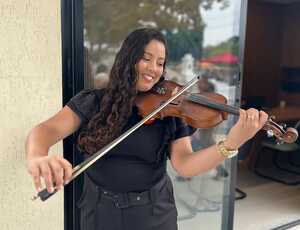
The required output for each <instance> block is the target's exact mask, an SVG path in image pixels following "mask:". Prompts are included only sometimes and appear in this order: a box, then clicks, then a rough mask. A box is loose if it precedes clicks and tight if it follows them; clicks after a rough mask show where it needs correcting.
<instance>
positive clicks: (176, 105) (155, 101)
mask: <svg viewBox="0 0 300 230" xmlns="http://www.w3.org/2000/svg"><path fill="white" fill-rule="evenodd" d="M158 87H160V88H158V89H154V90H152V91H150V92H146V93H141V94H139V96H138V97H137V99H136V105H137V107H138V108H139V114H140V115H141V116H142V117H145V116H147V115H148V114H150V113H151V112H152V111H153V110H154V109H155V108H157V107H159V106H160V105H161V104H162V103H164V102H165V101H166V100H167V99H169V98H170V97H171V96H172V95H173V94H175V93H176V92H177V91H178V90H179V89H181V88H182V86H181V85H179V84H177V83H175V82H172V81H167V80H166V81H163V82H162V83H161V85H159V86H158ZM161 87H163V89H164V90H162V88H161ZM162 92H163V93H162ZM195 95H198V94H194V96H195ZM199 95H200V94H199ZM201 95H203V96H205V97H207V98H210V99H211V100H213V101H215V102H217V103H222V104H226V103H227V99H226V98H225V97H224V96H222V95H220V94H216V93H204V94H201ZM168 116H172V117H180V118H181V119H183V120H184V121H185V122H186V123H187V124H189V125H190V126H193V127H194V128H212V127H215V126H216V125H218V124H220V123H221V122H222V121H223V120H225V119H227V116H228V113H226V112H224V111H218V110H216V109H212V108H209V107H206V106H199V104H197V103H195V102H193V101H191V100H188V98H187V96H186V95H181V96H179V97H177V98H176V99H175V100H174V101H173V102H171V103H170V104H169V105H168V106H167V107H165V108H164V109H162V110H161V111H160V112H159V113H158V114H157V115H156V116H155V117H154V119H162V118H164V117H168Z"/></svg>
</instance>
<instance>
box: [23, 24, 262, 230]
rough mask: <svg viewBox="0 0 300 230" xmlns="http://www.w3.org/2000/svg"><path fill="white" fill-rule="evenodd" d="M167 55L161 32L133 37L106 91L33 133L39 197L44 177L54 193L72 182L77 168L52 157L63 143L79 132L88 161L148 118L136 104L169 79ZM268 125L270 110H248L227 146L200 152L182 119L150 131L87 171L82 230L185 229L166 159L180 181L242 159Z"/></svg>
mask: <svg viewBox="0 0 300 230" xmlns="http://www.w3.org/2000/svg"><path fill="white" fill-rule="evenodd" d="M167 53H168V52H167V46H166V42H165V39H164V37H163V35H162V34H161V33H160V32H159V31H157V30H155V29H147V28H143V29H137V30H135V31H133V32H132V33H130V34H129V35H128V37H127V38H126V39H125V40H124V42H123V44H122V46H121V48H120V50H119V52H118V53H117V55H116V58H115V61H114V64H113V66H112V69H111V72H110V78H109V82H108V85H107V87H106V88H105V89H91V90H83V91H81V92H80V93H79V94H78V95H76V96H75V97H73V98H72V99H71V100H70V101H69V103H68V104H67V105H66V106H65V107H64V108H62V110H60V111H59V112H58V113H57V114H55V115H54V116H53V117H51V118H50V119H48V120H46V121H44V122H42V123H40V124H39V125H37V126H36V127H34V128H33V129H32V130H31V131H30V133H29V135H28V138H27V142H26V153H27V168H28V172H29V174H30V175H31V176H32V178H33V181H34V185H35V188H36V189H37V191H40V190H41V187H42V182H41V179H40V178H43V180H44V182H45V185H46V187H47V190H48V192H53V191H54V189H60V188H62V186H63V185H64V184H67V183H68V182H69V181H70V178H71V175H72V165H71V164H70V163H69V162H68V161H67V160H66V159H64V158H63V157H62V156H60V155H48V150H49V148H50V147H51V146H52V145H54V144H55V143H56V142H58V141H60V140H62V139H63V138H65V137H67V136H69V135H70V134H72V133H74V132H75V131H79V133H80V134H79V136H78V147H79V150H80V151H81V152H82V154H84V156H86V157H88V156H90V155H91V154H93V153H95V152H96V151H97V150H99V149H101V148H102V147H103V146H105V145H107V144H108V143H110V142H111V141H112V140H114V139H115V138H117V137H118V136H119V135H120V134H121V133H123V132H124V131H126V130H128V129H129V128H130V127H132V126H133V125H134V124H135V123H137V122H138V121H140V120H141V117H140V115H139V113H138V109H137V107H136V105H135V103H134V102H135V98H136V97H137V96H138V95H139V93H141V92H146V91H149V90H151V89H152V87H153V86H154V85H156V84H157V83H158V82H159V81H161V80H162V79H163V75H164V71H165V67H166V62H167ZM199 116H201V114H199ZM267 119H268V115H267V114H266V113H265V112H263V111H257V110H256V109H249V110H247V111H245V110H242V109H241V110H240V115H239V119H238V121H237V122H236V124H235V125H234V126H233V127H232V128H231V130H230V131H229V133H228V135H227V137H226V139H225V140H224V141H222V142H220V143H218V144H216V145H212V146H210V147H208V148H206V149H203V150H201V151H196V152H193V150H192V147H191V143H190V135H191V134H192V133H193V132H194V131H195V129H194V128H192V127H190V126H189V125H187V124H186V123H185V122H183V121H182V120H181V119H180V118H175V117H166V118H164V119H157V120H155V121H154V122H153V123H151V124H149V125H143V126H142V127H140V128H139V129H137V130H136V132H134V133H133V134H131V135H130V136H128V137H127V138H126V139H125V140H124V141H122V142H121V143H120V144H119V145H117V146H116V147H114V148H113V149H112V150H110V151H109V152H108V154H106V155H105V156H104V157H103V158H101V159H100V160H98V161H97V162H96V163H95V164H94V165H93V166H91V167H90V168H88V169H87V170H86V172H85V177H84V178H85V180H84V188H83V194H82V197H81V199H80V200H79V202H78V203H77V205H78V207H79V208H80V224H81V229H88V230H96V229H97V230H98V229H105V230H113V229H114V230H117V229H118V230H133V229H139V230H140V229H143V230H150V229H156V230H174V229H177V210H176V206H175V202H174V197H173V188H172V183H171V181H170V178H169V177H168V175H167V172H166V161H167V160H168V159H169V160H170V161H171V164H172V166H173V168H174V169H175V170H176V172H177V173H178V174H179V175H180V176H183V177H193V176H196V175H198V174H201V173H203V172H205V171H207V170H209V169H212V168H214V167H216V166H217V165H218V164H220V163H221V162H222V161H224V160H225V159H226V158H227V157H230V155H232V154H234V153H236V152H237V151H236V150H238V148H239V147H240V146H241V145H243V144H244V143H245V142H246V141H247V140H249V139H250V138H252V137H253V136H254V135H255V134H256V133H257V132H258V131H259V130H260V129H261V128H262V127H263V126H264V124H265V123H266V121H267ZM54 186H55V187H54Z"/></svg>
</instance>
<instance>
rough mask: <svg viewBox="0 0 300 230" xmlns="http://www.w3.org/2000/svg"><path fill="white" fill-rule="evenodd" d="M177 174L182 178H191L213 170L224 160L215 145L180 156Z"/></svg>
mask: <svg viewBox="0 0 300 230" xmlns="http://www.w3.org/2000/svg"><path fill="white" fill-rule="evenodd" d="M182 157H183V158H182V159H181V160H180V161H181V166H180V168H178V170H177V171H178V173H179V174H180V175H181V176H183V177H193V176H197V175H199V174H201V173H204V172H206V171H208V170H210V169H212V168H215V167H216V166H217V165H219V164H220V163H221V162H222V161H224V160H225V159H226V158H225V157H224V156H222V155H221V154H220V153H219V152H218V149H217V146H216V145H212V146H210V147H208V148H205V149H202V150H199V151H196V152H193V153H190V154H186V155H184V156H182Z"/></svg>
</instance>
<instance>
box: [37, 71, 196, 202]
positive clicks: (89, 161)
mask: <svg viewBox="0 0 300 230" xmlns="http://www.w3.org/2000/svg"><path fill="white" fill-rule="evenodd" d="M199 79H200V76H197V77H195V78H193V79H192V80H191V81H189V82H188V83H187V84H186V85H185V86H184V87H183V88H181V89H180V90H179V91H177V92H176V93H174V94H173V95H172V96H171V97H170V98H169V99H168V100H167V101H166V102H164V103H163V104H162V105H160V106H159V107H158V108H157V109H155V110H154V111H153V112H151V113H150V114H149V115H147V116H146V117H144V118H143V119H142V120H141V121H140V122H138V123H137V124H135V125H134V126H133V127H131V128H130V129H129V130H127V131H126V132H125V133H123V134H121V135H120V136H119V137H118V138H116V139H115V140H113V141H112V142H110V143H109V144H108V145H106V146H104V147H103V148H101V149H100V150H98V151H97V152H96V153H94V154H93V155H92V156H90V157H89V158H87V159H86V160H85V161H83V162H82V163H80V164H79V165H77V166H75V167H74V168H73V172H72V177H71V179H70V181H72V180H74V179H75V178H76V177H77V176H79V175H80V174H81V173H82V172H84V171H85V170H86V169H88V168H89V167H90V166H92V165H93V164H94V163H95V162H96V161H97V160H99V159H100V158H101V157H103V156H104V155H105V154H106V153H107V152H108V151H110V150H111V149H112V148H114V147H115V146H116V145H117V144H119V143H120V142H121V141H123V140H124V139H125V138H127V137H128V136H129V135H130V134H131V133H133V132H134V131H135V130H137V129H138V128H139V127H141V126H142V125H143V124H144V123H146V122H147V121H148V120H149V119H151V118H152V117H153V116H154V115H156V114H157V113H158V112H160V111H161V110H162V109H163V108H165V107H166V106H167V105H168V104H170V103H171V102H172V101H173V100H175V99H176V98H177V97H179V96H180V95H181V94H183V93H184V92H185V91H187V90H188V89H189V88H190V87H192V86H193V85H194V84H195V83H196V82H197V81H198V80H199ZM57 191H58V190H57V189H56V188H55V189H54V192H52V193H49V192H48V191H47V189H46V188H45V189H43V190H42V191H40V192H39V193H38V194H37V195H35V196H34V197H32V198H31V200H32V201H34V200H36V199H38V198H40V200H41V201H45V200H47V199H48V198H49V197H51V196H52V195H54V194H55V193H56V192H57Z"/></svg>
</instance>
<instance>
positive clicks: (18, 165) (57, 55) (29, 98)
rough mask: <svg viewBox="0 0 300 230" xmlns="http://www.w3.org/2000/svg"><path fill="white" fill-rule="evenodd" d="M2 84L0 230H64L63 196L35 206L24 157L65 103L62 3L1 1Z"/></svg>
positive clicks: (50, 0) (49, 0)
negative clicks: (35, 131) (33, 134)
mask: <svg viewBox="0 0 300 230" xmlns="http://www.w3.org/2000/svg"><path fill="white" fill-rule="evenodd" d="M0 86H1V87H0V143H1V144H0V229H5V230H19V229H20V230H27V229H28V230H29V229H30V230H31V229H34V230H39V229H41V230H47V229H49V230H54V229H55V230H60V229H63V193H62V192H59V193H57V194H56V195H55V196H53V197H51V199H49V200H48V201H46V202H44V203H43V202H41V201H39V200H38V201H35V202H32V201H31V200H30V198H31V197H32V196H33V195H34V194H35V191H34V189H33V183H32V181H31V178H30V177H29V175H28V174H27V172H26V168H25V157H24V156H25V155H24V141H25V138H26V135H27V133H28V131H29V130H30V129H31V128H32V127H33V126H34V125H35V124H37V123H38V122H40V121H42V120H44V119H46V118H47V117H49V116H51V115H52V114H54V113H55V112H56V111H57V110H58V109H59V108H61V105H62V102H61V101H62V73H61V15H60V1H59V0H41V1H36V0H22V1H21V0H5V1H2V0H1V1H0ZM51 152H62V144H61V143H60V144H58V145H56V146H54V147H53V149H52V150H51Z"/></svg>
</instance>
